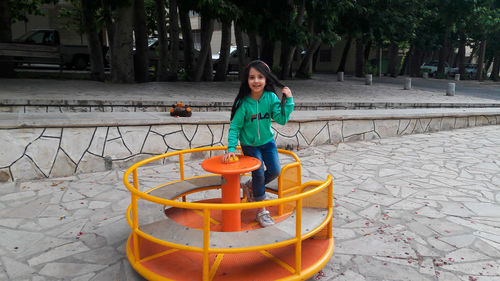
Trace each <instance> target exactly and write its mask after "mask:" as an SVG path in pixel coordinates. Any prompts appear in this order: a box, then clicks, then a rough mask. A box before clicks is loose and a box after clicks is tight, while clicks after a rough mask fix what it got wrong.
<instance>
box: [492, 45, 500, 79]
mask: <svg viewBox="0 0 500 281" xmlns="http://www.w3.org/2000/svg"><path fill="white" fill-rule="evenodd" d="M499 74H500V51H498V50H497V51H496V52H495V58H494V60H493V69H492V70H491V75H490V79H491V80H493V81H495V82H496V81H498V80H499V77H498V75H499Z"/></svg>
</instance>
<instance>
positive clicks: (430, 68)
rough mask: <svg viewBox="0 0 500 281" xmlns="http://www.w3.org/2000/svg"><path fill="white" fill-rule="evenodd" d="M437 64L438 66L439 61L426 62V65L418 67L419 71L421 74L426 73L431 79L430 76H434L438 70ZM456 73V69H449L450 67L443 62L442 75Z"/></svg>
mask: <svg viewBox="0 0 500 281" xmlns="http://www.w3.org/2000/svg"><path fill="white" fill-rule="evenodd" d="M438 64H439V61H437V60H435V61H430V62H426V63H424V64H422V66H420V70H421V71H422V72H428V73H429V76H431V77H432V76H435V75H436V72H437V69H438ZM457 72H458V68H457V67H450V65H449V64H448V63H447V62H444V74H445V75H446V76H448V75H451V74H453V73H457Z"/></svg>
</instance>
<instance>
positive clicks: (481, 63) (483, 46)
mask: <svg viewBox="0 0 500 281" xmlns="http://www.w3.org/2000/svg"><path fill="white" fill-rule="evenodd" d="M485 52H486V38H483V40H481V45H479V58H478V62H477V73H476V74H477V76H476V79H477V80H479V81H483V69H484V55H485Z"/></svg>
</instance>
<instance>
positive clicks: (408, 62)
mask: <svg viewBox="0 0 500 281" xmlns="http://www.w3.org/2000/svg"><path fill="white" fill-rule="evenodd" d="M413 49H414V46H413V45H411V46H410V50H408V52H406V56H405V60H404V61H403V65H402V66H401V70H400V71H399V75H405V74H408V73H410V67H411V66H410V65H411V57H412V56H413V52H414V51H413Z"/></svg>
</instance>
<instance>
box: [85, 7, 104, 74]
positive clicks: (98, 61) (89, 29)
mask: <svg viewBox="0 0 500 281" xmlns="http://www.w3.org/2000/svg"><path fill="white" fill-rule="evenodd" d="M81 13H82V26H83V28H84V30H85V34H86V36H87V41H88V49H89V54H90V77H91V78H92V80H96V81H101V82H102V81H104V60H103V55H102V46H101V41H100V40H99V34H98V33H97V24H96V18H95V14H96V8H95V7H92V1H91V0H82V1H81Z"/></svg>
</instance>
